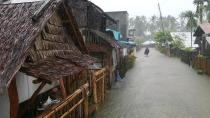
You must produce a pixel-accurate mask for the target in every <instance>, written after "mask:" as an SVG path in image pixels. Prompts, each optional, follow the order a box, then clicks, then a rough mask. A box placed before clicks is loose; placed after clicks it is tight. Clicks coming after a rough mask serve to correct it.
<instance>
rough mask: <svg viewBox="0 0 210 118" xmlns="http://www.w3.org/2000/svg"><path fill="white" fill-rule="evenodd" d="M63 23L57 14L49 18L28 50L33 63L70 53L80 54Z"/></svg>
mask: <svg viewBox="0 0 210 118" xmlns="http://www.w3.org/2000/svg"><path fill="white" fill-rule="evenodd" d="M63 22H64V21H63V20H62V19H61V18H60V16H59V15H58V13H57V12H56V13H54V15H53V16H52V17H51V18H50V20H49V21H48V22H47V24H46V26H45V27H44V29H43V30H42V32H41V34H40V35H39V36H38V37H37V38H36V41H35V43H34V46H33V47H32V48H31V49H30V50H29V55H30V58H31V59H32V61H33V62H36V61H38V60H41V59H45V58H47V57H54V56H58V55H66V54H70V53H72V52H73V53H80V51H79V50H78V49H77V48H76V46H75V44H74V43H73V41H72V39H71V38H72V37H71V36H70V34H68V32H67V29H66V28H65V27H64V25H63Z"/></svg>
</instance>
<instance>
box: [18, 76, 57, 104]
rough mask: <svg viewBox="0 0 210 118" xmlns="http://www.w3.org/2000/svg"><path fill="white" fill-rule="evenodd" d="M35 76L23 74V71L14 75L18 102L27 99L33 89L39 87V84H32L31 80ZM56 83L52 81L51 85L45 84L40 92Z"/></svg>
mask: <svg viewBox="0 0 210 118" xmlns="http://www.w3.org/2000/svg"><path fill="white" fill-rule="evenodd" d="M35 79H36V78H34V77H31V76H28V75H25V74H24V73H21V72H19V73H18V74H17V75H16V84H17V90H18V96H19V103H21V102H24V101H26V100H28V99H29V98H30V97H31V96H32V94H33V93H34V92H35V90H36V89H37V88H38V87H39V85H40V84H33V83H32V81H33V80H35ZM56 85H58V83H56V82H55V83H52V85H49V84H47V85H46V86H45V87H44V88H43V89H42V91H41V93H43V92H45V91H47V90H49V89H51V88H53V87H55V86H56Z"/></svg>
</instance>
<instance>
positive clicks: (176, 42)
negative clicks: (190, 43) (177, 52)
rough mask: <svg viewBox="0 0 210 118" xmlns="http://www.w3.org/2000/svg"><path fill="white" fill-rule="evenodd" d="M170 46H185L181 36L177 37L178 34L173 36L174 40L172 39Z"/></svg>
mask: <svg viewBox="0 0 210 118" xmlns="http://www.w3.org/2000/svg"><path fill="white" fill-rule="evenodd" d="M172 46H173V48H178V49H182V48H184V47H185V45H184V40H183V39H181V38H180V37H178V36H175V37H174V40H173V41H172Z"/></svg>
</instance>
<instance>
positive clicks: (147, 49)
mask: <svg viewBox="0 0 210 118" xmlns="http://www.w3.org/2000/svg"><path fill="white" fill-rule="evenodd" d="M144 55H146V56H148V55H149V48H148V47H147V48H146V49H145V51H144Z"/></svg>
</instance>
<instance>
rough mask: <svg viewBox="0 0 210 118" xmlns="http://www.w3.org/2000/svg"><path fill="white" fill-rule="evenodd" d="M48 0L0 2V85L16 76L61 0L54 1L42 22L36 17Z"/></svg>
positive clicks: (44, 14)
mask: <svg viewBox="0 0 210 118" xmlns="http://www.w3.org/2000/svg"><path fill="white" fill-rule="evenodd" d="M42 4H44V2H33V3H20V4H8V5H2V4H1V5H0V22H1V24H0V27H1V28H0V32H1V35H0V48H1V52H0V55H1V56H0V60H1V61H0V86H4V85H5V84H7V83H8V81H9V80H10V79H11V78H13V76H14V74H15V73H16V72H17V71H18V70H19V68H20V67H21V64H22V63H23V61H24V60H25V57H26V52H27V49H28V48H29V47H30V45H31V44H32V43H33V41H34V39H35V37H36V35H37V34H38V33H39V32H40V31H41V29H42V27H43V25H44V24H45V23H46V21H47V20H48V19H49V18H50V16H51V14H52V13H53V12H54V10H55V8H56V7H57V6H58V5H59V4H60V1H52V2H51V3H50V5H49V7H48V8H47V9H46V10H45V11H44V13H43V16H44V17H41V18H40V19H39V22H34V21H33V20H32V17H33V15H34V13H35V12H36V11H37V10H38V9H39V8H40V7H41V5H42Z"/></svg>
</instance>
